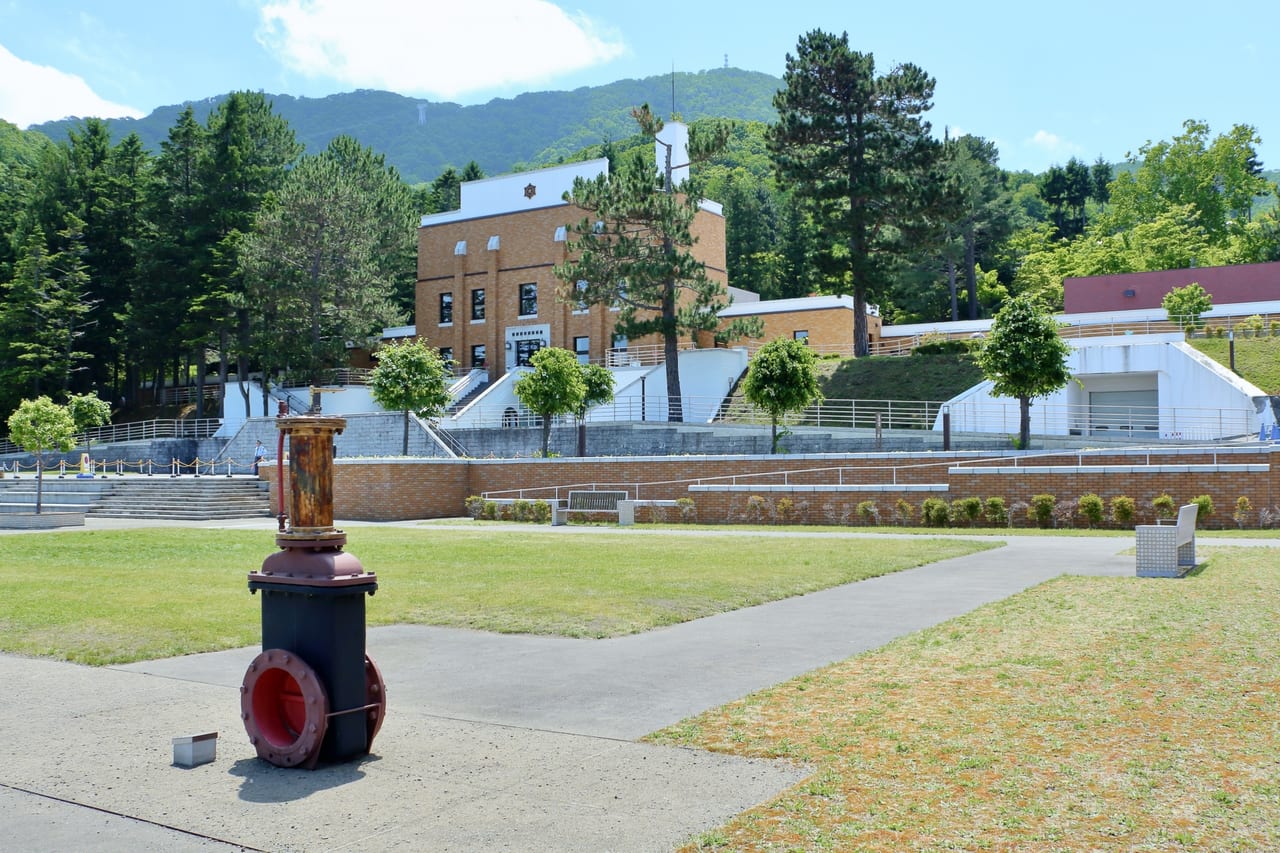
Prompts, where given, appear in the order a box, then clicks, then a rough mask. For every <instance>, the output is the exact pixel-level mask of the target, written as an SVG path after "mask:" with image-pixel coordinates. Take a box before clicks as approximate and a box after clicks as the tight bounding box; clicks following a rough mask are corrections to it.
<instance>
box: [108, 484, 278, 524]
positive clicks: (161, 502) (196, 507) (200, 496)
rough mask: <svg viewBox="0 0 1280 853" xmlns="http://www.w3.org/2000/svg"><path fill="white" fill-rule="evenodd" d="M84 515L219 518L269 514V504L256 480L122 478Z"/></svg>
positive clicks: (261, 486) (180, 518)
mask: <svg viewBox="0 0 1280 853" xmlns="http://www.w3.org/2000/svg"><path fill="white" fill-rule="evenodd" d="M88 515H90V516H92V517H98V518H156V519H167V520H174V521H219V520H225V519H233V518H261V517H263V516H269V515H271V506H270V498H269V495H268V491H267V487H266V484H265V483H263V482H262V481H260V480H257V479H250V478H240V479H237V478H231V477H224V478H218V477H203V478H200V479H198V480H197V479H195V478H180V479H167V478H166V479H161V480H154V479H148V480H122V481H119V482H117V483H116V484H115V488H113V489H111V490H110V491H108V492H105V493H104V494H103V495H102V496H101V497H100V498H99V499H98V500H96V501H94V502H93V503H91V504H90V505H89V508H88Z"/></svg>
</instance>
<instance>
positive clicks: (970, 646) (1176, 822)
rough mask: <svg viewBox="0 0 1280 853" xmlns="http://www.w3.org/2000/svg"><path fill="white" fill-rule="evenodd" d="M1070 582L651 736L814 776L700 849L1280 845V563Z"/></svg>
mask: <svg viewBox="0 0 1280 853" xmlns="http://www.w3.org/2000/svg"><path fill="white" fill-rule="evenodd" d="M1200 556H1201V558H1202V559H1203V558H1205V557H1207V558H1208V564H1207V566H1206V567H1205V568H1204V569H1203V570H1201V571H1200V572H1199V573H1197V574H1195V575H1193V576H1191V577H1188V578H1185V579H1182V580H1155V579H1138V578H1082V577H1063V578H1058V579H1055V580H1053V581H1050V582H1047V583H1045V584H1042V585H1041V586H1039V587H1036V588H1035V589H1032V590H1028V591H1027V592H1024V593H1022V594H1020V595H1016V596H1013V597H1012V598H1009V599H1006V600H1004V601H1001V602H999V603H996V604H992V605H989V606H986V607H983V608H981V609H980V610H978V611H975V612H974V613H972V614H969V615H968V616H965V617H962V618H959V619H955V620H952V621H950V622H947V623H945V624H943V625H940V626H938V627H936V628H933V629H930V630H926V631H922V632H919V633H917V634H913V635H911V636H908V637H904V638H903V639H901V640H898V641H896V642H894V643H891V644H889V645H887V646H885V647H883V648H882V649H878V650H876V651H874V652H870V653H867V654H864V655H860V656H858V657H855V658H851V659H849V660H847V661H844V662H842V663H839V664H836V665H833V666H830V667H828V668H825V669H822V670H818V671H815V672H812V673H809V674H806V675H804V676H801V677H799V678H796V679H794V680H792V681H790V682H786V683H784V684H782V685H779V686H777V687H775V688H772V689H769V690H766V691H762V692H760V693H757V694H754V695H751V696H749V697H747V698H745V699H742V700H740V701H737V702H734V703H732V704H730V705H727V706H725V707H723V708H720V709H717V710H714V711H710V712H707V713H706V714H703V715H701V716H699V717H696V718H693V719H691V720H687V721H685V722H683V723H681V724H679V725H677V726H673V727H671V728H669V729H666V730H664V731H662V732H659V733H657V734H655V735H653V736H651V739H652V740H654V741H657V742H660V743H668V744H678V745H685V746H698V747H703V748H707V749H712V750H718V751H724V752H731V753H735V754H740V755H750V756H768V757H780V758H787V759H791V760H795V761H801V762H808V763H811V764H812V765H813V766H814V768H815V772H814V773H813V775H812V776H811V777H810V778H809V779H808V780H807V781H806V782H804V783H802V784H801V785H799V786H797V787H795V788H793V789H791V790H789V791H787V792H785V793H784V794H782V795H781V796H779V797H778V798H777V799H775V800H774V801H772V802H770V803H767V804H764V805H762V806H760V807H758V808H756V809H753V810H751V811H749V812H746V813H744V814H742V815H739V816H738V817H737V818H735V819H734V820H733V821H732V822H730V823H729V824H728V825H726V826H724V827H721V828H720V829H718V830H715V831H713V832H709V833H706V834H705V835H703V836H702V837H701V838H700V839H698V840H697V842H696V843H695V845H694V846H693V848H694V849H722V848H723V849H734V850H741V849H753V850H826V849H844V850H944V849H947V850H950V849H963V850H979V849H993V850H1015V849H1016V850H1098V849H1109V850H1114V849H1123V850H1168V849H1187V850H1277V849H1280V759H1278V758H1277V746H1278V745H1280V703H1278V702H1277V692H1278V691H1280V655H1278V654H1277V652H1276V638H1277V636H1278V635H1280V553H1278V552H1277V551H1274V550H1272V549H1259V548H1232V547H1229V546H1214V547H1213V548H1212V549H1202V551H1201V554H1200Z"/></svg>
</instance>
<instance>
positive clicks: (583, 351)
mask: <svg viewBox="0 0 1280 853" xmlns="http://www.w3.org/2000/svg"><path fill="white" fill-rule="evenodd" d="M573 354H574V355H576V356H577V357H578V362H579V363H580V364H586V363H587V362H588V361H590V360H591V338H589V337H587V336H586V335H579V336H578V337H576V338H574V339H573Z"/></svg>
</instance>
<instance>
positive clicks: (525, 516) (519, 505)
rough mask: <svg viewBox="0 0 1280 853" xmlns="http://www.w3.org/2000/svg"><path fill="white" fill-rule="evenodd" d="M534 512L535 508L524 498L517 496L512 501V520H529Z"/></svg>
mask: <svg viewBox="0 0 1280 853" xmlns="http://www.w3.org/2000/svg"><path fill="white" fill-rule="evenodd" d="M532 513H533V509H532V508H531V507H530V505H529V502H528V501H527V500H525V499H524V498H516V499H515V500H514V501H512V502H511V520H512V521H528V520H529V519H530V518H531V517H532Z"/></svg>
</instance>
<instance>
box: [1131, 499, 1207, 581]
mask: <svg viewBox="0 0 1280 853" xmlns="http://www.w3.org/2000/svg"><path fill="white" fill-rule="evenodd" d="M1199 511H1200V508H1199V507H1198V506H1196V505H1195V504H1187V505H1186V506H1184V507H1181V508H1180V509H1179V510H1178V517H1177V519H1176V521H1175V520H1174V519H1169V521H1170V522H1173V523H1166V524H1159V523H1157V524H1140V525H1138V527H1137V529H1136V534H1137V540H1138V541H1137V546H1138V547H1137V553H1138V559H1137V562H1138V577H1140V578H1180V577H1182V576H1183V575H1185V574H1186V573H1187V572H1189V571H1191V570H1192V569H1194V568H1195V566H1196V515H1197V514H1198V513H1199Z"/></svg>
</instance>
